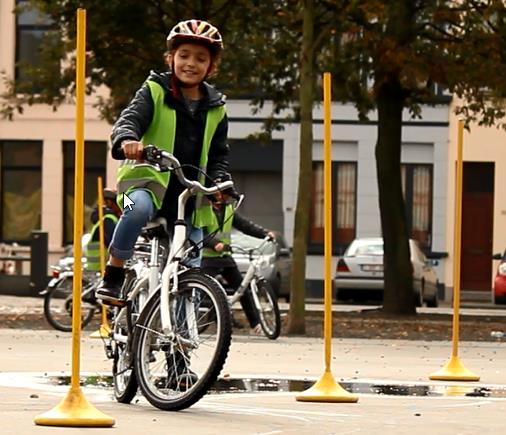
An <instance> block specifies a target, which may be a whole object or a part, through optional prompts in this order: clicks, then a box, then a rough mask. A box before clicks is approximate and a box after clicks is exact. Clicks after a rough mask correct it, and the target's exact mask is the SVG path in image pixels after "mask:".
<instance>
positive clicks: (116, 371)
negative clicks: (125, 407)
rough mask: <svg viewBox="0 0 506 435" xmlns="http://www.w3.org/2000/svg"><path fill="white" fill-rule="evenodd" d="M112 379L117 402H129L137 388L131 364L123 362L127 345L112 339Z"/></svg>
mask: <svg viewBox="0 0 506 435" xmlns="http://www.w3.org/2000/svg"><path fill="white" fill-rule="evenodd" d="M113 348H114V350H113V352H114V353H113V363H112V379H113V389H114V398H115V399H116V400H117V401H118V402H119V403H125V404H129V403H131V402H132V400H133V398H134V397H135V395H136V394H137V390H138V388H139V386H138V383H137V377H136V375H135V370H134V368H133V364H132V363H131V362H128V363H127V364H126V366H125V364H123V362H124V359H125V352H126V351H127V350H126V349H127V345H126V344H124V343H117V342H114V341H113Z"/></svg>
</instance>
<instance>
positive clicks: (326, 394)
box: [295, 371, 358, 403]
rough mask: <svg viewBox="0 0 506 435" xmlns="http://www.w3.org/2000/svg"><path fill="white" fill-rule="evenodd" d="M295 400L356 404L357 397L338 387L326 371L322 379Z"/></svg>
mask: <svg viewBox="0 0 506 435" xmlns="http://www.w3.org/2000/svg"><path fill="white" fill-rule="evenodd" d="M295 400H297V401H299V402H336V403H337V402H348V403H355V402H358V396H355V395H353V394H350V393H348V391H346V390H345V389H344V388H343V387H341V385H339V384H338V383H337V382H336V381H335V379H334V376H332V373H331V372H329V371H326V372H325V373H323V375H322V377H321V378H320V379H318V381H317V382H316V384H314V385H313V386H312V387H311V388H309V389H308V390H306V391H303V392H302V393H301V394H299V395H298V396H295Z"/></svg>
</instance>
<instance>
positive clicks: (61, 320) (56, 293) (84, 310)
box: [39, 256, 101, 332]
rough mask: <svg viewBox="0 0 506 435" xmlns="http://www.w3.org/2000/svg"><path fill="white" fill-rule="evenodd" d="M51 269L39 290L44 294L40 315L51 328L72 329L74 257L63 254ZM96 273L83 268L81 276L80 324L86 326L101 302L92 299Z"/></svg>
mask: <svg viewBox="0 0 506 435" xmlns="http://www.w3.org/2000/svg"><path fill="white" fill-rule="evenodd" d="M51 268H52V269H53V277H52V279H51V280H50V281H49V283H48V285H47V288H46V289H45V290H43V291H42V292H40V293H39V294H40V295H41V296H44V316H45V317H46V320H47V321H48V323H49V324H50V325H51V326H52V327H53V328H55V329H57V330H59V331H64V332H70V331H72V299H73V292H72V289H73V282H74V257H70V256H69V257H63V258H61V259H60V260H59V262H58V264H57V265H56V266H51ZM100 279H101V278H100V274H97V273H96V272H86V271H85V272H84V273H83V280H82V300H83V304H82V307H81V327H82V328H84V327H86V326H87V325H88V324H89V323H90V322H91V321H92V319H93V317H94V315H95V313H97V312H99V311H100V307H101V305H100V304H99V303H98V302H97V301H96V300H95V298H94V294H95V290H96V288H97V286H98V284H99V283H100Z"/></svg>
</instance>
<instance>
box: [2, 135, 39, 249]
mask: <svg viewBox="0 0 506 435" xmlns="http://www.w3.org/2000/svg"><path fill="white" fill-rule="evenodd" d="M41 167H42V142H40V141H1V142H0V169H1V174H0V195H1V201H2V202H1V204H2V207H1V214H0V218H1V225H0V231H1V234H0V239H1V240H2V241H3V242H28V241H29V240H30V233H31V231H32V230H34V229H40V226H41V209H42V206H41V191H42V170H41Z"/></svg>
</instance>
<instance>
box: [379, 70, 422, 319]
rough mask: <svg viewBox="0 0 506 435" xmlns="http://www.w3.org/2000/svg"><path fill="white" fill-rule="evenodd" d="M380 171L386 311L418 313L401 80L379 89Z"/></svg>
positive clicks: (384, 306) (390, 81) (392, 79)
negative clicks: (408, 215) (404, 157)
mask: <svg viewBox="0 0 506 435" xmlns="http://www.w3.org/2000/svg"><path fill="white" fill-rule="evenodd" d="M377 101H378V142H377V144H376V169H377V176H378V188H379V207H380V215H381V230H382V233H383V241H384V276H385V290H384V294H383V311H384V312H386V313H390V314H415V313H416V310H415V306H414V298H413V276H412V266H411V261H410V254H409V244H408V230H407V223H406V214H405V206H404V198H403V196H402V184H401V183H402V182H401V133H402V109H403V106H404V97H403V92H402V89H401V85H400V83H399V80H398V79H397V78H391V79H390V80H388V81H385V82H383V84H382V85H381V86H380V87H379V88H378V97H377Z"/></svg>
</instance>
